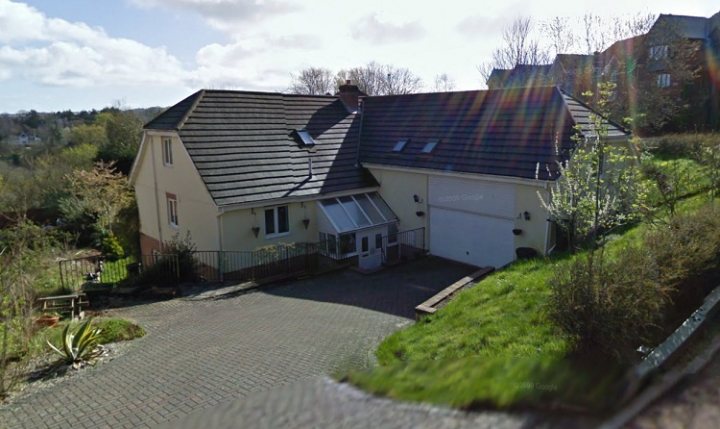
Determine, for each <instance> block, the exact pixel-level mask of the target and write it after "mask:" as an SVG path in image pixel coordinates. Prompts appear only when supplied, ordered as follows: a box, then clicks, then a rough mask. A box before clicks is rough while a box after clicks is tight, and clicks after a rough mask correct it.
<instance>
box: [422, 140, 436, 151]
mask: <svg viewBox="0 0 720 429" xmlns="http://www.w3.org/2000/svg"><path fill="white" fill-rule="evenodd" d="M437 144H438V140H430V141H429V142H427V143H425V147H423V148H422V153H430V152H432V151H433V149H435V146H437Z"/></svg>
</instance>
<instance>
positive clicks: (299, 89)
mask: <svg viewBox="0 0 720 429" xmlns="http://www.w3.org/2000/svg"><path fill="white" fill-rule="evenodd" d="M291 76H292V83H291V84H290V92H292V93H294V94H306V95H322V94H330V93H333V92H334V91H335V86H336V82H335V79H334V78H333V74H332V72H331V71H330V70H328V69H325V68H321V67H308V68H306V69H304V70H302V71H301V72H300V74H298V75H291Z"/></svg>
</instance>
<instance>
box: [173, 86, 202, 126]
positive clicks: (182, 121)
mask: <svg viewBox="0 0 720 429" xmlns="http://www.w3.org/2000/svg"><path fill="white" fill-rule="evenodd" d="M196 94H197V96H196V97H195V100H193V102H192V104H191V105H190V108H189V109H188V110H187V112H185V115H183V117H182V119H180V121H179V122H178V123H177V126H176V128H177V129H178V130H179V129H181V128H182V127H183V125H185V122H186V121H187V120H188V118H189V117H190V115H191V114H192V113H193V112H194V111H195V108H196V107H197V105H198V104H199V103H200V100H202V99H203V97H204V96H205V90H204V89H201V90H200V91H198V92H197V93H196Z"/></svg>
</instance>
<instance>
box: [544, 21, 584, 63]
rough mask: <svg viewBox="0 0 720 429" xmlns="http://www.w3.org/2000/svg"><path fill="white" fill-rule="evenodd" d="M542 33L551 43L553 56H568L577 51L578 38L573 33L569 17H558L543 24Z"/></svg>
mask: <svg viewBox="0 0 720 429" xmlns="http://www.w3.org/2000/svg"><path fill="white" fill-rule="evenodd" d="M541 29H542V33H543V35H544V36H545V38H546V39H547V40H548V42H549V43H550V47H551V48H552V53H553V56H554V55H557V54H567V53H571V52H573V51H574V50H575V46H576V44H577V43H576V42H577V40H576V39H577V38H576V36H575V34H574V33H573V31H572V26H571V25H570V18H569V17H567V16H556V17H554V18H551V19H550V20H548V21H545V22H543V23H542V26H541Z"/></svg>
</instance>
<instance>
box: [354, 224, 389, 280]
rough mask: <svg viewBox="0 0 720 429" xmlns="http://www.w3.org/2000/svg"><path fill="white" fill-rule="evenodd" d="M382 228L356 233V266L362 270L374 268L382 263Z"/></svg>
mask: <svg viewBox="0 0 720 429" xmlns="http://www.w3.org/2000/svg"><path fill="white" fill-rule="evenodd" d="M383 230H384V229H380V228H375V229H369V230H365V231H360V232H358V233H357V237H358V239H357V246H358V266H359V267H360V269H363V270H376V269H378V268H380V265H382V249H383Z"/></svg>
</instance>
